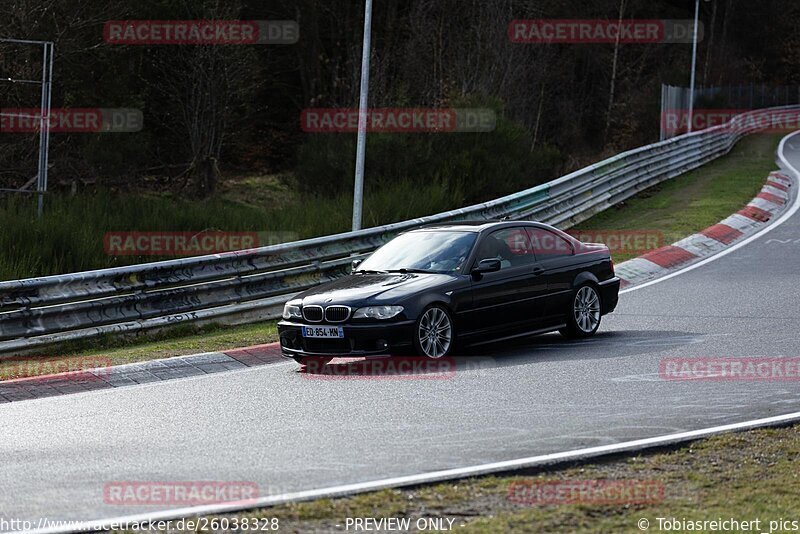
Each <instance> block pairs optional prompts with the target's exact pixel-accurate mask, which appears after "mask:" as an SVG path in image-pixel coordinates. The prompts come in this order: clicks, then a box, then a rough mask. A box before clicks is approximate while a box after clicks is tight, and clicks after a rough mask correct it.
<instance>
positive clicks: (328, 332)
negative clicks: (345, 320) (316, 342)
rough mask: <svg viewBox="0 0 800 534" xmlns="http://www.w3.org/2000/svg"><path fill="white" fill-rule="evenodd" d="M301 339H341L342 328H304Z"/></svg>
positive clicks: (342, 335)
mask: <svg viewBox="0 0 800 534" xmlns="http://www.w3.org/2000/svg"><path fill="white" fill-rule="evenodd" d="M303 337H317V338H343V337H344V328H342V327H341V326H304V327H303Z"/></svg>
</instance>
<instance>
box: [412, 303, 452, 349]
mask: <svg viewBox="0 0 800 534" xmlns="http://www.w3.org/2000/svg"><path fill="white" fill-rule="evenodd" d="M414 345H415V347H416V349H417V352H418V353H419V354H420V355H422V356H426V357H428V358H443V357H444V356H447V355H448V354H450V349H451V348H452V347H453V321H452V320H451V319H450V314H449V313H447V310H445V309H444V308H442V307H441V306H435V305H434V306H431V307H429V308H427V309H426V310H425V311H424V312H423V313H422V316H421V317H420V318H419V320H417V328H416V333H415V335H414Z"/></svg>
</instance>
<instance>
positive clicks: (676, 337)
mask: <svg viewBox="0 0 800 534" xmlns="http://www.w3.org/2000/svg"><path fill="white" fill-rule="evenodd" d="M704 338H705V336H704V335H702V334H695V333H691V332H681V331H670V330H648V331H644V330H614V331H609V332H600V333H598V334H596V335H595V336H593V337H591V338H587V339H578V340H575V339H566V338H564V337H562V336H561V335H559V334H547V335H541V336H535V337H528V338H524V337H523V338H519V339H515V340H513V341H499V342H495V343H492V344H486V345H481V346H473V347H466V348H465V349H463V350H460V351H459V352H458V353H457V354H455V355H454V356H452V357H446V358H442V359H440V360H428V359H425V358H420V357H417V356H391V357H390V356H379V357H371V358H344V359H336V360H334V361H332V362H331V363H328V364H325V365H321V366H312V365H309V366H306V367H300V368H298V369H297V372H298V373H300V374H303V375H306V376H307V377H309V378H346V377H349V378H362V377H363V378H369V377H404V376H408V375H415V376H419V375H431V376H432V377H434V376H439V375H443V374H448V373H452V372H455V371H465V370H475V369H488V368H496V367H512V366H517V365H531V364H536V363H545V362H555V361H571V360H580V361H592V360H599V359H606V358H620V357H629V356H637V355H642V354H648V353H654V352H662V351H665V350H670V349H677V348H679V347H684V346H686V345H691V344H695V343H700V342H702V341H703V339H704Z"/></svg>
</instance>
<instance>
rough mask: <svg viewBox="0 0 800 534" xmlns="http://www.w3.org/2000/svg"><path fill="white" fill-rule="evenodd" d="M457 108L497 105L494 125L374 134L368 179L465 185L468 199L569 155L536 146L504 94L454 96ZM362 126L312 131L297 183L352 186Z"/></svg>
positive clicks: (531, 176)
mask: <svg viewBox="0 0 800 534" xmlns="http://www.w3.org/2000/svg"><path fill="white" fill-rule="evenodd" d="M450 107H452V108H489V109H492V110H493V111H494V112H495V114H496V116H497V124H496V128H495V129H494V131H491V132H481V133H380V134H369V135H368V136H367V152H366V170H365V182H366V187H367V188H369V189H370V190H375V188H381V187H386V185H387V184H398V183H404V184H409V185H411V186H418V185H421V184H427V183H431V182H434V183H439V184H441V186H442V187H444V188H451V189H458V190H460V191H462V192H463V195H464V198H463V199H462V201H463V202H467V203H471V202H477V201H483V200H488V199H491V198H494V197H497V196H501V195H503V194H507V193H511V192H515V191H519V190H522V189H526V188H528V187H532V186H534V185H537V184H540V183H543V182H546V181H548V180H550V179H552V178H554V177H555V176H556V175H557V173H558V171H559V169H560V168H561V164H562V161H563V158H562V156H561V153H560V152H559V151H558V150H557V149H555V148H552V147H549V146H545V147H543V148H540V149H537V150H535V151H531V144H532V140H531V136H530V134H529V133H528V131H527V130H526V129H525V128H524V127H523V126H522V125H520V124H518V123H516V122H513V121H511V120H509V119H507V118H506V117H505V116H504V114H503V106H502V104H501V102H499V101H498V100H485V99H483V100H481V99H477V98H470V99H457V100H454V101H453V102H452V103H451V105H450ZM355 151H356V135H355V134H335V133H334V134H327V133H326V134H321V133H317V134H307V139H306V141H305V142H304V143H303V144H302V145H301V146H300V148H299V150H298V154H297V164H296V176H297V183H296V184H293V185H294V186H295V187H297V188H298V189H299V190H301V191H303V192H305V193H311V194H320V195H334V194H337V193H341V192H342V191H352V183H353V175H354V169H355Z"/></svg>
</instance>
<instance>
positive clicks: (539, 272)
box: [533, 267, 544, 276]
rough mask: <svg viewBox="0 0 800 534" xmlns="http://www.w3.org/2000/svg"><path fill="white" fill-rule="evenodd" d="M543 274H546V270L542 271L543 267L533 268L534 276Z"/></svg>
mask: <svg viewBox="0 0 800 534" xmlns="http://www.w3.org/2000/svg"><path fill="white" fill-rule="evenodd" d="M543 272H544V269H542V268H541V267H534V268H533V276H539V275H540V274H542V273H543Z"/></svg>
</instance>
